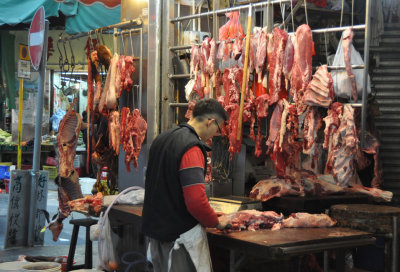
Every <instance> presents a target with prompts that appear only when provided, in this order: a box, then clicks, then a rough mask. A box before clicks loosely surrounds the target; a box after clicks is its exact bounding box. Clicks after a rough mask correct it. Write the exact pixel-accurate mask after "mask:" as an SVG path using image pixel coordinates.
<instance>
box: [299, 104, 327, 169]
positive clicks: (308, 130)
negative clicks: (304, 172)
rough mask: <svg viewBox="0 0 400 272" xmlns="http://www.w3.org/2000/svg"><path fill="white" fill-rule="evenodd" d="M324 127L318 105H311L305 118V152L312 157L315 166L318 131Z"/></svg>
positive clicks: (312, 163) (312, 165)
mask: <svg viewBox="0 0 400 272" xmlns="http://www.w3.org/2000/svg"><path fill="white" fill-rule="evenodd" d="M321 127H322V117H321V114H320V113H319V112H318V108H317V107H309V108H308V110H307V113H306V117H305V119H304V129H303V153H304V154H307V155H310V156H311V157H312V162H311V167H312V168H314V167H315V161H316V160H317V159H318V148H317V145H316V142H315V141H316V139H317V136H318V131H319V130H320V129H321Z"/></svg>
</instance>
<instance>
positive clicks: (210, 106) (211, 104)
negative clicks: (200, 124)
mask: <svg viewBox="0 0 400 272" xmlns="http://www.w3.org/2000/svg"><path fill="white" fill-rule="evenodd" d="M215 115H217V116H218V117H219V118H222V119H224V121H227V120H228V118H229V117H228V114H227V113H226V111H225V109H224V107H222V105H221V104H220V103H219V102H218V101H217V100H216V99H214V98H207V99H202V100H200V101H197V103H196V105H195V106H194V108H193V115H192V116H193V118H199V117H200V118H202V117H210V116H215Z"/></svg>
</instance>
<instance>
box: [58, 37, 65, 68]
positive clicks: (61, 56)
mask: <svg viewBox="0 0 400 272" xmlns="http://www.w3.org/2000/svg"><path fill="white" fill-rule="evenodd" d="M61 36H62V33H60V35H59V36H58V41H57V49H58V53H59V54H60V56H59V57H58V65H59V66H60V70H61V72H62V70H63V68H64V67H63V65H64V59H63V55H62V53H61V50H60V45H59V43H60V40H61Z"/></svg>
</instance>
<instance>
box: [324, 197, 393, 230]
mask: <svg viewBox="0 0 400 272" xmlns="http://www.w3.org/2000/svg"><path fill="white" fill-rule="evenodd" d="M330 216H331V217H332V218H333V219H335V220H337V223H338V226H341V227H349V228H355V229H359V230H364V231H368V232H372V233H376V234H389V233H392V228H393V216H397V221H398V224H399V223H400V208H398V207H393V206H386V205H370V204H339V205H334V206H332V207H331V209H330Z"/></svg>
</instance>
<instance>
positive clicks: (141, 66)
mask: <svg viewBox="0 0 400 272" xmlns="http://www.w3.org/2000/svg"><path fill="white" fill-rule="evenodd" d="M139 61H140V63H139V90H138V91H139V103H138V107H139V111H140V112H142V89H143V79H142V77H143V29H142V28H140V60H139Z"/></svg>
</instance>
